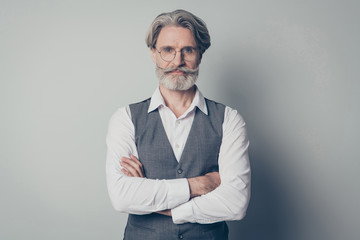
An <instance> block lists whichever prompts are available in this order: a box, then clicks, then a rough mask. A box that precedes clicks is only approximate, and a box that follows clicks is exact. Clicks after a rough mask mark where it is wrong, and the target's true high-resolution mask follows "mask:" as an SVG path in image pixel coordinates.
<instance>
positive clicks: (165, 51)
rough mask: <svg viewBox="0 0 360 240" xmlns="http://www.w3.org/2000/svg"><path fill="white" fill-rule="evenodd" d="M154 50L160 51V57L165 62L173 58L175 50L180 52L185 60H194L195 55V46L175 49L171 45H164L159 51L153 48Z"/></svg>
mask: <svg viewBox="0 0 360 240" xmlns="http://www.w3.org/2000/svg"><path fill="white" fill-rule="evenodd" d="M155 50H156V51H157V52H158V53H160V57H161V59H162V60H164V61H166V62H171V61H172V60H174V59H175V56H176V53H177V52H181V56H182V57H183V58H184V60H185V61H187V62H192V61H195V59H196V56H197V48H194V47H184V48H182V49H181V50H180V51H175V49H174V48H172V47H164V48H161V49H160V51H159V50H157V49H156V48H155Z"/></svg>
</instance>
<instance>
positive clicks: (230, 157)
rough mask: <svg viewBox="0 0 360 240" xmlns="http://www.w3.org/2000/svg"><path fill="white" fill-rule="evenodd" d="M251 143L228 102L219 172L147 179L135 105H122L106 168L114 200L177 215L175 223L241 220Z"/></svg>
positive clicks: (122, 206) (119, 206)
mask: <svg viewBox="0 0 360 240" xmlns="http://www.w3.org/2000/svg"><path fill="white" fill-rule="evenodd" d="M248 145H249V143H248V139H247V136H246V129H245V123H244V121H243V120H242V118H241V116H240V115H239V114H238V113H237V112H236V111H235V110H232V109H230V108H228V107H227V108H226V111H225V119H224V124H223V141H222V145H221V147H220V153H219V174H218V173H209V174H206V175H205V176H199V177H196V178H189V179H185V178H183V179H173V180H158V179H156V180H155V179H147V178H145V176H144V175H143V171H142V169H141V163H140V162H138V160H137V158H136V157H135V156H136V155H137V150H136V146H135V141H134V126H133V124H132V122H131V116H130V110H129V108H128V107H126V108H121V109H119V110H118V111H117V112H116V113H115V114H114V115H113V117H112V119H111V120H110V124H109V131H108V135H107V146H108V152H107V162H106V173H107V185H108V191H109V195H110V199H111V201H112V204H113V206H114V208H115V209H116V210H118V211H121V212H126V213H132V214H149V213H152V212H158V213H162V214H166V215H172V219H173V222H174V223H185V222H198V223H213V222H218V221H224V220H238V219H241V218H243V217H244V216H245V213H246V209H247V206H248V202H249V198H250V165H249V159H248V153H247V151H248ZM132 154H133V155H132ZM220 179H221V180H220Z"/></svg>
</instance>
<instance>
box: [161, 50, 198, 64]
mask: <svg viewBox="0 0 360 240" xmlns="http://www.w3.org/2000/svg"><path fill="white" fill-rule="evenodd" d="M164 48H167V47H164ZM164 48H163V49H161V50H160V51H159V50H158V49H157V48H155V50H156V51H157V52H158V53H159V54H160V57H161V59H162V60H164V61H165V62H172V61H173V60H174V59H175V58H176V54H177V53H178V52H180V53H181V56H182V57H183V58H184V61H186V62H192V61H195V60H196V58H197V54H198V51H199V48H197V47H183V48H182V49H180V51H176V50H175V48H172V47H170V48H172V49H174V50H175V52H174V57H173V58H172V59H171V60H165V59H164V58H163V56H162V55H161V52H162V51H163V50H164ZM186 48H192V49H193V50H194V51H195V52H196V56H195V59H194V60H186V59H185V54H184V53H183V51H184V49H186Z"/></svg>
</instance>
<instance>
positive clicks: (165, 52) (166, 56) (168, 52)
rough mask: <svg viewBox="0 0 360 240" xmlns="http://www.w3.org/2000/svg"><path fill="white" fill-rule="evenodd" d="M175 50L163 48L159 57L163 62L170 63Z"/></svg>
mask: <svg viewBox="0 0 360 240" xmlns="http://www.w3.org/2000/svg"><path fill="white" fill-rule="evenodd" d="M175 54H176V52H175V49H173V48H164V49H162V50H161V52H160V56H161V58H162V59H163V60H164V61H168V62H170V61H172V60H173V59H174V58H175Z"/></svg>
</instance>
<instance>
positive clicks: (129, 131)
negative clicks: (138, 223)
mask: <svg viewBox="0 0 360 240" xmlns="http://www.w3.org/2000/svg"><path fill="white" fill-rule="evenodd" d="M130 114H131V113H130V108H129V107H128V106H127V107H124V108H120V109H118V110H117V111H116V112H115V113H114V114H113V116H112V117H111V120H110V123H109V128H108V134H107V137H106V143H107V158H106V180H107V188H108V192H109V196H110V200H111V202H112V205H113V207H114V208H115V210H117V211H120V212H125V213H132V214H148V213H152V212H156V211H161V210H165V209H172V208H174V207H176V206H178V205H180V204H182V203H184V202H186V201H188V200H189V196H190V190H189V186H188V182H187V180H186V179H185V178H183V179H174V180H154V179H146V178H138V177H128V176H126V175H125V174H124V173H123V172H122V171H121V166H120V161H121V157H122V156H126V157H128V156H129V155H130V153H132V154H133V155H134V156H138V153H137V149H136V145H135V140H134V139H135V137H134V135H135V134H134V132H135V129H134V125H133V123H132V121H131V115H130ZM140 161H141V159H140Z"/></svg>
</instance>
